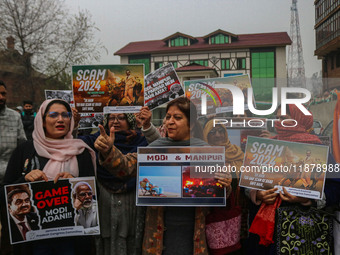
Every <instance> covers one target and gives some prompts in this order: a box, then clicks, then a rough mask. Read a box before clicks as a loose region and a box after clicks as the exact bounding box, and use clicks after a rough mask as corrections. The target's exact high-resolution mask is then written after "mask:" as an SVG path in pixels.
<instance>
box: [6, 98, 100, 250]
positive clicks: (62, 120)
mask: <svg viewBox="0 0 340 255" xmlns="http://www.w3.org/2000/svg"><path fill="white" fill-rule="evenodd" d="M73 128H74V119H73V116H72V110H71V107H70V105H69V104H68V103H67V102H66V101H64V100H60V99H50V100H46V101H44V102H43V103H42V105H41V106H40V109H39V111H38V113H37V115H36V117H35V120H34V131H33V141H27V142H25V143H23V144H21V145H19V146H18V147H17V148H16V149H15V151H14V152H13V154H12V156H11V159H10V160H9V162H8V166H7V170H6V174H5V178H4V184H5V185H7V184H14V183H22V182H35V181H48V180H54V181H55V182H56V181H57V180H58V179H59V178H74V177H85V176H94V175H95V154H94V151H93V150H92V149H91V148H90V147H89V146H87V145H86V144H85V143H84V142H83V141H81V140H78V139H73V136H72V131H73ZM91 244H92V241H91V239H90V237H79V238H78V237H74V238H62V239H47V240H40V241H36V242H31V243H27V244H22V245H21V244H19V245H15V246H14V253H15V254H84V252H85V253H87V254H89V253H91Z"/></svg>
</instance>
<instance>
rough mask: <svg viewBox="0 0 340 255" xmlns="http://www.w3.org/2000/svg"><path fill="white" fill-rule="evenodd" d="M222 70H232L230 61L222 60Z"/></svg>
mask: <svg viewBox="0 0 340 255" xmlns="http://www.w3.org/2000/svg"><path fill="white" fill-rule="evenodd" d="M221 69H222V70H230V69H231V68H230V59H229V58H228V59H221Z"/></svg>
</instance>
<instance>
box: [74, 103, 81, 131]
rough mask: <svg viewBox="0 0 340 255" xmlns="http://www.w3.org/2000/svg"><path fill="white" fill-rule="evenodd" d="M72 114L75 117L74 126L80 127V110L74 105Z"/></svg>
mask: <svg viewBox="0 0 340 255" xmlns="http://www.w3.org/2000/svg"><path fill="white" fill-rule="evenodd" d="M72 116H73V119H74V127H75V128H76V127H78V124H79V121H80V114H79V113H78V110H77V109H76V108H74V107H72Z"/></svg>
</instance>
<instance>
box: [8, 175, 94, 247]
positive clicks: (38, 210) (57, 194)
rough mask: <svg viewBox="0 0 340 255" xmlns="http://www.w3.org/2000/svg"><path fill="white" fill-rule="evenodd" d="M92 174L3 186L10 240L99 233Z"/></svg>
mask: <svg viewBox="0 0 340 255" xmlns="http://www.w3.org/2000/svg"><path fill="white" fill-rule="evenodd" d="M96 194H97V193H96V186H95V178H94V177H83V178H72V179H61V180H58V181H57V183H54V182H53V181H48V182H45V181H39V182H29V183H21V184H14V185H7V186H5V195H6V203H7V205H8V211H7V216H8V226H9V232H10V240H11V244H16V243H21V242H28V241H35V240H40V239H49V238H60V237H65V236H82V235H94V234H100V229H99V219H98V208H97V201H96Z"/></svg>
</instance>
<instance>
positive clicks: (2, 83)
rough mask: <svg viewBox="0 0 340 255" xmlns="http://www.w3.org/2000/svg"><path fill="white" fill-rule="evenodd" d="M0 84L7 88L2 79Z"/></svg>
mask: <svg viewBox="0 0 340 255" xmlns="http://www.w3.org/2000/svg"><path fill="white" fill-rule="evenodd" d="M0 86H4V87H5V89H7V87H6V84H5V83H4V82H3V81H2V80H0Z"/></svg>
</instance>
